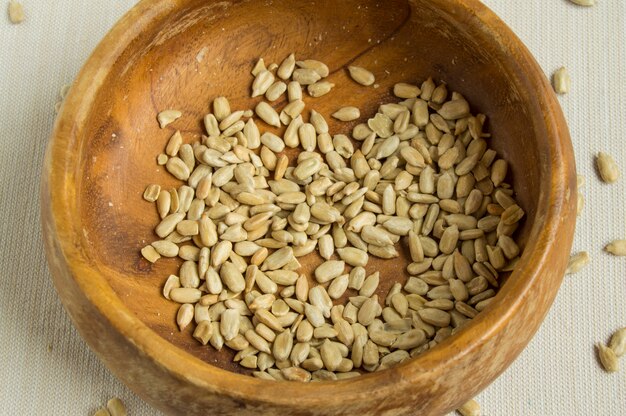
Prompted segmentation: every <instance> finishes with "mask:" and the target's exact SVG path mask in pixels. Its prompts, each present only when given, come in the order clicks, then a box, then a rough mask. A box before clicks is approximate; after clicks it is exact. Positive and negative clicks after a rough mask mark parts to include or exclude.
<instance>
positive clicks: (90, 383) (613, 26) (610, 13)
mask: <svg viewBox="0 0 626 416" xmlns="http://www.w3.org/2000/svg"><path fill="white" fill-rule="evenodd" d="M20 1H21V3H22V4H23V5H24V8H25V11H26V21H24V22H23V23H22V24H20V25H12V24H10V23H9V21H8V19H7V18H6V14H5V11H6V5H7V3H8V0H1V1H0V9H1V10H2V13H3V15H2V17H1V18H0V44H1V45H2V47H1V48H0V114H1V115H2V121H1V122H0V192H1V195H2V197H1V198H0V236H2V237H1V238H0V264H1V266H2V268H1V270H2V278H1V279H0V328H1V330H2V335H1V336H0V358H1V360H2V363H3V365H2V366H0V380H2V382H1V383H0V414H1V415H44V414H47V415H90V414H93V412H94V411H95V410H96V409H97V408H98V407H100V406H102V405H104V404H105V403H106V400H107V399H108V398H110V397H112V396H119V397H121V398H122V399H123V400H124V401H125V403H126V404H127V407H128V410H129V414H130V415H132V416H148V415H157V414H159V412H157V411H156V410H154V409H153V408H151V407H150V406H149V405H147V404H146V403H144V402H143V401H141V400H140V399H139V398H137V397H136V396H135V395H134V394H133V393H132V392H131V391H130V390H129V389H128V388H126V387H125V386H124V385H123V384H122V383H120V382H119V381H118V380H117V379H116V378H115V377H114V376H113V375H112V374H111V373H110V372H109V371H108V370H107V369H106V368H105V367H104V366H103V365H102V364H101V363H100V361H99V360H98V359H97V358H96V356H95V355H94V354H93V353H92V352H91V351H90V350H89V348H88V347H87V345H86V344H85V342H84V341H83V340H82V339H81V337H80V336H79V335H78V333H77V331H76V330H75V329H74V327H73V326H72V324H71V322H70V320H69V318H68V316H67V314H66V313H65V311H64V309H63V307H62V305H61V303H60V301H59V298H58V297H57V294H56V292H55V290H54V288H53V286H52V283H51V280H50V278H49V273H48V270H47V267H46V262H45V258H44V253H43V246H42V242H41V230H40V225H39V203H38V200H39V177H40V173H41V166H42V162H43V155H44V150H45V146H46V142H47V139H48V136H49V134H50V132H51V128H52V124H53V121H54V117H55V112H54V105H55V103H56V102H57V101H58V100H59V90H60V89H61V87H62V86H63V85H64V84H68V83H70V82H71V81H72V79H73V78H74V77H75V76H76V74H77V72H78V70H79V69H80V67H81V65H82V63H83V62H84V61H85V59H86V58H87V57H88V56H89V54H90V52H91V51H92V49H93V48H94V47H95V46H96V44H97V43H98V42H99V40H100V39H101V38H102V37H103V36H104V34H105V33H106V32H107V30H108V29H109V28H110V27H111V26H112V25H113V24H114V23H115V21H116V20H117V19H118V18H119V17H120V16H121V15H122V14H123V13H124V12H125V11H127V10H128V9H129V8H130V7H132V6H133V5H134V4H135V1H133V0H66V1H53V0H20ZM485 3H486V4H487V5H488V6H490V7H491V8H492V9H493V10H494V11H495V12H496V13H497V14H498V15H499V16H500V17H501V18H502V19H503V20H504V21H505V22H506V23H507V24H509V25H510V26H511V28H512V29H513V30H514V31H515V32H516V33H517V35H518V36H519V37H520V38H521V39H522V40H523V41H524V42H525V44H526V45H527V46H528V48H529V49H530V50H531V52H532V53H533V54H534V56H535V57H536V59H537V61H538V62H539V63H540V65H541V67H542V68H543V69H544V71H545V73H546V74H547V75H548V76H550V75H551V74H552V72H553V71H554V70H556V69H557V68H558V67H560V66H561V65H564V66H566V67H567V68H568V69H569V70H570V73H571V76H572V88H571V93H570V94H568V95H566V96H563V97H561V98H560V102H561V105H562V107H563V110H564V112H565V115H566V117H567V119H568V122H569V128H570V131H571V134H572V140H573V143H574V148H575V151H576V159H577V164H578V171H579V173H580V174H582V175H584V176H586V178H587V184H586V185H585V187H584V188H583V190H582V192H583V194H584V196H585V199H586V206H585V209H584V211H583V214H582V216H581V217H580V218H579V221H578V226H577V230H576V240H575V243H574V250H575V251H578V250H587V251H589V253H590V255H591V258H592V261H591V264H590V265H589V266H588V267H587V268H585V269H584V270H583V271H582V272H580V273H579V274H577V275H575V276H571V277H566V279H565V281H564V283H563V286H562V288H561V290H560V292H559V294H558V297H557V299H556V301H555V303H554V306H553V307H552V309H551V310H550V313H549V315H548V317H547V318H546V320H545V322H544V323H543V325H542V326H541V328H540V330H539V332H538V333H537V335H536V336H535V338H534V339H533V340H532V342H531V343H530V345H529V346H528V348H526V349H525V350H524V352H523V353H522V354H521V356H520V357H519V359H518V360H517V361H515V363H514V364H513V365H512V366H511V367H510V368H509V369H508V370H507V371H506V372H505V373H504V374H503V375H502V376H501V377H500V378H499V379H498V380H497V381H495V382H494V383H493V384H492V385H491V386H489V387H488V388H487V389H486V390H485V391H484V392H482V393H481V394H480V395H479V396H478V397H477V400H478V401H479V402H480V404H481V405H482V409H483V414H484V415H489V416H515V415H520V416H522V415H523V416H531V415H533V416H535V415H536V416H541V415H569V416H573V415H596V416H619V415H626V368H624V370H623V371H622V372H621V373H618V374H607V373H604V372H603V371H602V370H601V368H600V366H599V364H598V361H597V358H596V354H595V350H594V343H595V342H598V341H602V342H607V341H608V337H609V336H610V334H611V333H612V332H613V331H614V330H616V329H617V328H619V327H621V326H626V260H624V259H617V258H613V257H610V256H609V255H607V254H605V253H604V252H603V251H602V247H603V246H604V245H605V244H606V243H607V242H608V241H610V240H612V239H616V238H624V237H626V212H625V211H626V196H625V195H626V192H625V191H626V178H622V180H620V181H619V182H618V183H617V184H614V185H610V186H609V185H605V184H602V183H601V182H600V181H599V180H598V177H597V175H596V173H595V170H594V165H593V156H594V154H595V153H596V152H597V151H600V150H603V151H607V152H609V153H611V154H612V155H613V156H614V157H615V159H616V160H617V161H618V163H620V164H621V165H622V168H623V171H624V173H625V174H626V145H624V137H623V133H624V131H626V71H625V70H624V67H625V65H626V3H625V2H624V1H621V0H599V4H598V5H596V6H595V7H592V8H585V7H578V6H574V5H573V4H571V3H570V2H569V1H567V0H550V1H545V0H527V1H504V0H488V1H487V0H486V1H485ZM622 367H626V362H623V363H622Z"/></svg>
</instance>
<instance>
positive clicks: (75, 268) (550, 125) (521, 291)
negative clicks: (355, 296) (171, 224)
mask: <svg viewBox="0 0 626 416" xmlns="http://www.w3.org/2000/svg"><path fill="white" fill-rule="evenodd" d="M189 1H190V0H175V1H172V0H142V1H140V2H139V3H138V4H137V5H135V6H134V7H133V8H132V9H131V10H130V11H129V12H128V13H127V14H126V15H125V16H124V17H123V18H122V19H121V20H120V21H118V23H116V25H115V26H114V27H113V29H112V30H111V31H110V32H109V33H108V34H107V35H106V36H105V38H104V39H103V40H102V41H101V42H100V44H99V45H98V47H97V48H96V49H95V50H94V52H93V53H92V55H91V56H90V58H89V59H88V61H87V62H86V64H85V65H84V66H83V68H82V69H81V71H80V73H79V75H78V76H77V78H76V80H75V82H74V86H73V88H72V89H71V91H70V93H69V94H68V97H67V99H66V102H65V104H64V106H63V109H62V112H61V114H60V115H59V117H58V118H57V121H56V123H55V127H54V131H53V133H52V136H51V139H50V142H49V144H48V149H47V152H46V162H45V165H44V171H43V175H42V193H41V198H42V202H44V201H46V200H48V201H50V202H49V204H46V203H42V212H44V215H42V221H43V223H44V224H43V227H44V230H45V231H48V233H47V234H48V237H47V239H48V240H49V239H50V238H54V239H55V242H52V241H46V251H47V258H48V261H49V262H51V263H52V262H53V261H58V259H56V260H55V259H54V257H55V256H57V257H58V256H60V257H61V259H62V261H63V262H64V263H65V264H66V267H67V268H68V269H69V271H70V272H71V274H72V277H73V279H74V281H75V282H76V284H77V285H78V287H80V290H82V291H83V292H84V293H85V295H86V296H87V298H88V299H89V301H90V302H91V303H92V304H93V305H94V306H95V307H96V308H97V309H98V311H99V312H100V313H101V314H102V315H103V316H104V317H105V318H106V319H107V320H108V321H109V323H110V325H111V326H112V327H113V328H115V330H116V331H118V332H119V334H120V335H121V336H123V337H125V338H127V339H129V340H130V341H131V342H132V344H134V346H135V347H136V348H137V349H138V350H140V351H141V353H143V354H145V355H147V356H148V357H149V358H150V359H151V360H152V361H154V362H155V363H157V364H158V365H160V366H162V367H164V368H166V369H167V370H168V371H169V372H170V373H171V374H173V375H174V376H175V377H176V378H178V379H180V380H184V381H186V382H189V383H193V384H194V385H196V386H198V387H200V388H202V389H204V390H206V391H207V392H212V393H215V394H220V395H227V396H229V397H232V398H234V399H244V398H249V397H250V394H251V393H252V392H253V393H254V400H255V401H257V402H261V403H271V404H273V405H278V406H289V405H291V404H293V401H294V397H297V398H298V402H299V405H301V406H303V407H307V406H320V405H323V402H324V401H325V400H326V399H325V398H326V397H328V396H327V395H328V394H333V395H334V394H343V395H345V396H342V397H344V398H345V400H346V401H350V400H351V399H357V398H359V397H363V396H364V395H367V396H368V397H369V398H370V399H371V398H372V396H374V397H377V398H379V399H380V400H384V399H385V397H389V396H390V395H391V394H392V393H394V392H397V391H398V390H399V389H402V388H410V384H411V383H413V382H414V381H415V380H416V378H417V377H420V374H423V373H428V372H441V371H443V370H444V369H445V368H449V367H451V366H454V365H455V363H456V362H458V360H459V359H460V357H462V356H465V355H467V354H471V352H472V351H475V350H477V349H479V348H480V346H481V345H483V344H484V343H486V342H488V340H489V339H491V338H493V337H494V336H495V335H496V334H497V333H498V332H500V331H501V330H502V328H503V327H505V326H506V325H505V324H506V322H507V321H508V320H509V319H511V317H512V316H514V315H515V313H516V312H517V311H518V310H520V308H521V307H522V305H523V302H524V299H525V298H526V297H527V296H528V295H529V293H530V291H531V289H532V288H533V287H534V286H535V285H536V283H537V281H538V279H541V278H542V275H543V274H544V271H545V270H546V267H547V265H548V264H549V263H550V261H549V259H550V257H551V256H553V255H554V254H555V246H556V244H555V243H556V242H557V241H559V242H562V240H561V238H560V236H559V232H560V231H561V232H562V229H563V227H567V226H568V225H567V224H564V223H563V221H562V219H563V218H571V215H572V213H573V212H574V210H575V208H574V207H575V205H576V204H575V203H576V199H575V198H576V195H575V192H574V193H573V195H570V193H571V192H570V189H572V184H571V181H572V172H575V169H574V164H573V163H574V162H573V157H572V154H573V153H572V150H571V142H570V139H569V133H568V132H567V128H566V127H565V121H564V118H563V115H562V113H561V110H560V107H559V105H558V103H557V101H556V97H555V95H554V93H553V91H552V88H551V87H550V85H549V83H548V82H547V79H546V78H545V76H544V74H543V72H542V70H541V69H540V67H539V65H538V64H537V62H536V61H535V59H534V58H533V57H532V55H531V54H530V52H529V51H528V50H527V49H526V47H525V46H524V45H523V44H522V42H521V41H520V40H519V39H518V38H517V37H516V36H515V35H514V33H513V32H512V31H511V29H509V28H508V26H506V24H505V23H503V22H502V21H501V20H500V19H499V18H498V17H497V16H496V15H495V14H494V13H493V12H492V11H491V10H489V9H488V8H487V7H486V6H485V5H483V4H482V3H481V2H480V1H479V0H454V1H450V0H431V1H430V2H431V3H432V4H433V5H436V6H437V7H439V8H441V9H443V10H451V9H452V8H457V9H459V10H460V9H464V10H466V11H467V12H469V13H470V14H471V15H472V19H476V20H477V22H475V23H474V24H475V25H478V24H481V25H482V30H483V31H484V32H485V36H488V37H490V38H492V39H494V42H497V44H498V48H502V50H505V51H507V52H508V53H510V54H511V55H513V56H515V58H516V60H517V61H518V65H520V66H523V67H524V68H525V71H526V73H527V74H528V76H527V77H528V79H527V82H529V83H530V84H531V85H533V87H534V88H535V91H536V94H535V96H536V101H537V105H539V107H540V108H541V110H543V113H544V115H545V116H544V120H543V121H544V124H545V125H544V126H543V127H544V128H545V129H546V133H547V140H546V141H545V143H540V145H542V146H543V148H542V149H540V150H543V151H545V152H546V153H547V154H549V155H551V156H552V159H553V160H555V159H556V158H561V159H562V158H565V159H567V160H565V163H554V162H553V163H550V164H546V166H545V167H542V168H541V180H540V184H539V185H540V195H539V199H538V202H537V216H536V219H535V222H534V224H533V227H532V229H531V230H530V233H529V238H528V244H527V245H526V248H525V251H524V253H523V256H522V258H521V259H520V263H519V264H520V266H521V267H520V268H519V269H517V270H516V271H514V272H513V274H512V276H511V278H510V279H509V282H508V283H507V284H506V285H505V286H504V287H503V288H502V289H501V290H500V291H499V292H498V295H497V298H496V300H495V301H494V302H492V304H491V305H490V306H489V307H488V308H487V309H486V310H485V311H484V312H483V313H481V314H480V315H479V316H478V317H477V318H476V319H474V320H472V321H471V322H470V323H469V324H468V326H467V328H465V329H464V330H463V331H459V333H458V334H456V335H455V336H454V337H451V338H449V339H448V340H447V341H446V342H444V343H442V344H440V345H438V346H437V347H436V348H435V349H433V350H430V351H427V352H426V353H424V354H421V355H420V356H418V357H416V358H414V359H412V360H409V361H408V362H406V363H403V364H401V365H399V366H396V367H394V369H393V370H391V371H393V372H394V374H395V376H394V377H393V378H391V377H390V375H389V374H388V373H389V371H382V372H377V373H372V374H367V375H364V376H362V377H357V378H355V379H350V380H344V381H336V382H332V383H315V384H313V383H310V384H300V383H283V384H281V389H282V394H279V395H277V394H276V393H275V392H273V389H266V388H265V387H267V383H266V382H265V381H264V380H259V379H256V378H253V377H249V376H244V375H241V374H236V373H233V372H230V371H227V370H223V369H220V368H218V367H214V366H211V365H210V364H208V363H206V362H204V361H202V360H200V359H198V358H196V357H195V356H193V355H191V354H190V353H187V352H185V351H184V350H182V349H180V348H178V347H176V346H174V345H172V344H171V343H169V342H168V341H167V340H165V339H164V338H162V337H161V336H160V335H158V334H157V333H156V332H154V331H152V330H151V329H150V328H148V327H147V326H146V325H145V324H144V323H143V321H141V320H140V319H139V318H137V317H136V316H135V315H134V313H132V312H131V311H130V310H129V309H128V308H127V307H126V306H125V305H124V304H123V303H122V302H121V300H120V299H119V298H118V297H117V295H116V294H115V293H114V292H113V290H112V288H111V287H110V286H109V285H108V283H107V282H106V279H105V278H104V277H103V276H102V275H101V274H100V273H98V271H97V270H93V269H91V268H90V261H89V259H88V258H87V257H86V255H85V252H84V251H83V250H81V249H77V247H78V248H80V247H81V244H84V240H83V235H82V229H81V228H80V227H79V226H78V224H77V222H76V221H75V220H73V219H72V213H73V212H75V211H76V203H75V201H76V195H77V191H78V190H77V186H76V182H77V178H76V177H75V175H74V172H75V170H74V169H75V168H74V164H73V162H76V161H77V155H76V153H77V152H76V151H75V149H76V146H77V144H78V143H79V141H80V140H79V138H80V135H81V134H80V132H81V130H82V127H81V126H82V125H83V123H85V121H86V120H87V118H88V116H89V111H88V109H89V108H90V106H91V105H90V103H92V102H93V101H94V100H95V98H96V97H97V94H98V91H99V89H100V88H101V87H102V85H103V82H104V80H105V79H106V76H107V74H108V69H109V68H111V66H112V65H114V63H115V61H116V59H117V57H119V56H120V55H121V54H122V53H123V51H124V50H125V49H126V48H127V47H128V46H129V44H130V43H131V42H132V40H133V39H134V38H135V37H136V35H137V34H138V33H139V29H140V28H141V27H142V26H145V25H146V24H147V23H148V22H150V21H152V20H154V19H159V18H161V17H162V16H165V15H167V14H169V13H172V12H173V11H175V10H176V9H177V8H180V7H183V6H184V5H185V4H187V3H189ZM75 91H80V92H81V93H80V95H78V94H77V93H75ZM68 131H71V132H72V134H71V135H66V134H65V133H66V132H68ZM59 158H61V159H62V160H63V163H62V166H63V167H64V169H62V170H58V169H57V170H54V171H53V170H52V168H51V165H52V163H51V161H52V160H53V159H54V160H56V161H57V162H58V161H59ZM569 158H571V160H569ZM55 166H57V167H58V165H55ZM54 189H66V190H67V192H65V193H54V192H51V190H54ZM574 189H575V188H574ZM555 201H556V202H555ZM68 225H73V226H72V227H68ZM570 228H571V229H572V230H573V225H571V226H570ZM54 244H56V245H57V246H58V248H59V250H58V252H57V253H52V249H51V248H50V247H51V246H53V245H54ZM566 244H570V245H571V241H569V242H566ZM554 278H555V279H557V278H558V277H554ZM561 278H562V276H561ZM94 282H95V284H94ZM55 284H56V282H55ZM559 284H560V280H559V283H558V284H557V287H558V285H559ZM57 290H58V288H57ZM552 300H553V299H548V301H547V306H546V308H545V312H547V309H548V307H549V305H550V304H551V303H552ZM545 312H544V314H545ZM487 318H488V319H487ZM535 330H536V329H535ZM478 331H480V332H479V333H480V334H481V336H480V337H476V336H475V335H476V333H477V332H478ZM525 344H526V343H524V345H525ZM90 346H91V347H92V348H93V349H96V348H94V346H93V345H90ZM520 350H521V349H520ZM164 351H167V353H166V354H164V353H163V352H164ZM503 370H504V368H503V369H502V371H503ZM392 380H393V382H392Z"/></svg>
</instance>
